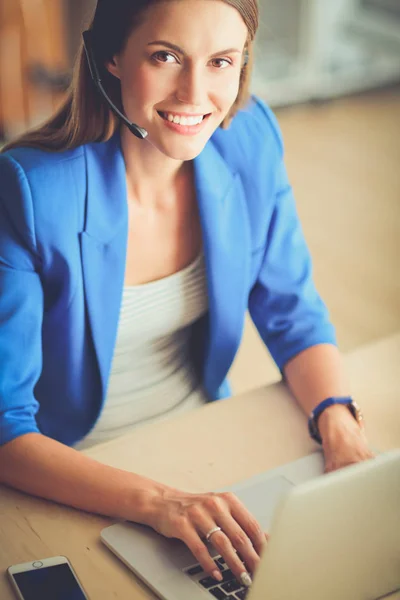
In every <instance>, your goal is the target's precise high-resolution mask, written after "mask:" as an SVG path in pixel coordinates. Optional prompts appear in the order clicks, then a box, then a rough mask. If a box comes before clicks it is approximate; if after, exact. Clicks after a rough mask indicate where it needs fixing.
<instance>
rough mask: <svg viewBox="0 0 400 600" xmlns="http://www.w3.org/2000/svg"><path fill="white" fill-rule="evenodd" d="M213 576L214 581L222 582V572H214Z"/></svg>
mask: <svg viewBox="0 0 400 600" xmlns="http://www.w3.org/2000/svg"><path fill="white" fill-rule="evenodd" d="M212 576H213V577H214V579H216V580H217V581H222V579H223V577H222V575H221V571H213V572H212Z"/></svg>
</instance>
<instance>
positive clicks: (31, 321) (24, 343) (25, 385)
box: [0, 154, 43, 446]
mask: <svg viewBox="0 0 400 600" xmlns="http://www.w3.org/2000/svg"><path fill="white" fill-rule="evenodd" d="M39 272H40V259H39V256H38V252H37V247H36V239H35V226H34V215H33V208H32V197H31V191H30V188H29V184H28V181H27V178H26V175H25V173H24V171H23V169H22V168H21V166H20V165H19V163H18V162H16V161H15V160H14V159H13V158H12V157H11V156H9V155H7V154H4V155H0V446H1V445H4V444H6V443H7V442H9V441H11V440H13V439H15V438H17V437H19V436H21V435H23V434H26V433H32V432H36V433H39V429H38V426H37V423H36V419H35V415H36V413H37V411H38V409H39V404H38V402H37V400H36V399H35V395H34V389H35V385H36V382H37V381H38V379H39V377H40V373H41V368H42V344H41V326H42V318H43V290H42V285H41V280H40V275H39Z"/></svg>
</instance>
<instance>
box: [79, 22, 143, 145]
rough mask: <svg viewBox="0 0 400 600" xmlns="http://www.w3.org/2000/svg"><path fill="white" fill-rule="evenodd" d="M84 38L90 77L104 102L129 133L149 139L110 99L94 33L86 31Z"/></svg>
mask: <svg viewBox="0 0 400 600" xmlns="http://www.w3.org/2000/svg"><path fill="white" fill-rule="evenodd" d="M82 37H83V45H84V48H85V52H86V57H87V61H88V65H89V70H90V75H91V77H92V80H93V83H94V84H95V86H96V88H97V89H98V91H99V92H100V94H101V95H102V96H103V98H104V100H105V101H106V102H107V104H108V106H109V107H110V108H111V110H112V111H113V113H114V114H115V115H116V116H117V117H119V118H120V119H121V120H122V121H123V122H124V124H125V125H126V126H127V127H128V129H129V131H131V132H132V133H133V135H135V136H136V137H137V138H139V139H141V140H144V139H145V138H146V137H147V135H148V132H147V131H146V130H145V129H143V128H142V127H139V125H135V123H132V122H131V121H129V119H128V118H127V117H126V116H125V115H124V114H123V113H122V112H121V111H120V110H119V108H117V107H116V106H115V104H114V102H113V101H112V100H111V98H110V97H109V95H108V94H107V92H106V90H105V89H104V87H103V84H102V82H101V76H100V72H99V69H98V67H97V63H96V59H95V55H94V50H93V32H92V31H90V30H87V31H84V32H83V34H82Z"/></svg>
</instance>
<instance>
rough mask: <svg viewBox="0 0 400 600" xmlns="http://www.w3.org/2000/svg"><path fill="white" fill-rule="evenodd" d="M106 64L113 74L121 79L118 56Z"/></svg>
mask: <svg viewBox="0 0 400 600" xmlns="http://www.w3.org/2000/svg"><path fill="white" fill-rule="evenodd" d="M104 66H105V67H106V69H107V71H108V72H109V73H111V75H114V77H117V79H121V75H120V69H119V65H118V58H117V57H116V56H113V57H112V59H111V60H108V61H107V62H106V63H105V65H104Z"/></svg>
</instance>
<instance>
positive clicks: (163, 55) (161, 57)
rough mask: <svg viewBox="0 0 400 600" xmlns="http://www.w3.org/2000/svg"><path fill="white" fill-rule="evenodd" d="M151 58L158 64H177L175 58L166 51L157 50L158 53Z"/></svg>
mask: <svg viewBox="0 0 400 600" xmlns="http://www.w3.org/2000/svg"><path fill="white" fill-rule="evenodd" d="M151 58H152V60H154V61H155V62H158V63H169V64H173V63H175V62H178V59H177V58H176V56H174V55H173V54H171V52H167V51H166V50H159V51H158V52H155V53H154V54H153V55H152V57H151Z"/></svg>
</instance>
